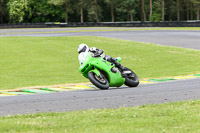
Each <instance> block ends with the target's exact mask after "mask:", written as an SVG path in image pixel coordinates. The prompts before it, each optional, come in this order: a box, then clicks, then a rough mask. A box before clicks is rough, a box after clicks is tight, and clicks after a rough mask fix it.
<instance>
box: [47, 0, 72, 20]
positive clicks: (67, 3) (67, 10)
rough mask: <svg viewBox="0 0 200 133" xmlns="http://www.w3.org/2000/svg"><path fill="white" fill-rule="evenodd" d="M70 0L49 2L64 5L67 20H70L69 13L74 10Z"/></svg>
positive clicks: (52, 0) (51, 0)
mask: <svg viewBox="0 0 200 133" xmlns="http://www.w3.org/2000/svg"><path fill="white" fill-rule="evenodd" d="M70 2H71V1H70V0H49V2H48V3H49V4H53V5H56V6H61V7H62V6H63V7H64V8H65V22H66V23H67V22H68V14H69V13H70V12H72V9H71V6H70Z"/></svg>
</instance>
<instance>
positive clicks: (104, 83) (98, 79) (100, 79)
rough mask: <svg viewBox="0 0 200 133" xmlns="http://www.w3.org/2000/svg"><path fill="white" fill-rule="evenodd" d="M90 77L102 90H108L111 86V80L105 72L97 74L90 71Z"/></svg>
mask: <svg viewBox="0 0 200 133" xmlns="http://www.w3.org/2000/svg"><path fill="white" fill-rule="evenodd" d="M88 79H89V80H90V82H92V84H93V85H95V86H96V87H98V88H99V89H101V90H107V89H108V88H109V82H108V80H107V79H106V78H105V76H103V74H101V76H97V75H96V74H95V73H94V72H90V73H88Z"/></svg>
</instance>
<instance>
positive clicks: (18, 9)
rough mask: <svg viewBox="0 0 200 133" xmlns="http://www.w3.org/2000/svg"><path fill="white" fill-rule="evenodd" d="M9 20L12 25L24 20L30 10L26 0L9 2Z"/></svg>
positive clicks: (11, 0) (10, 0)
mask: <svg viewBox="0 0 200 133" xmlns="http://www.w3.org/2000/svg"><path fill="white" fill-rule="evenodd" d="M8 10H9V19H10V22H11V23H21V22H23V20H24V15H25V12H26V11H27V10H28V2H27V1H26V0H9V2H8Z"/></svg>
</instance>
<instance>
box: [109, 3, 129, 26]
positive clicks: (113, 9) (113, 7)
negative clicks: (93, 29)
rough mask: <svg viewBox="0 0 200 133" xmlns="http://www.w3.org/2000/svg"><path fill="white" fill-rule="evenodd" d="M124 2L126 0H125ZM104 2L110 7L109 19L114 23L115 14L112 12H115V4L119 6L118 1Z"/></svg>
mask: <svg viewBox="0 0 200 133" xmlns="http://www.w3.org/2000/svg"><path fill="white" fill-rule="evenodd" d="M125 1H126V0H125ZM105 2H106V3H107V4H108V5H109V6H110V8H111V10H110V11H111V17H112V19H111V20H112V22H114V21H115V14H114V12H115V8H116V5H117V4H119V2H120V0H105ZM122 2H124V1H122Z"/></svg>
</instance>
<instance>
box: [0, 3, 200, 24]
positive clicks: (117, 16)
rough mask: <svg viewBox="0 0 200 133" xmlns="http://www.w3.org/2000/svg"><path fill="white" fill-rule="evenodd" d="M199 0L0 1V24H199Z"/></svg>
mask: <svg viewBox="0 0 200 133" xmlns="http://www.w3.org/2000/svg"><path fill="white" fill-rule="evenodd" d="M199 9H200V0H0V24H4V23H43V22H121V21H152V22H157V21H188V20H199Z"/></svg>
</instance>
